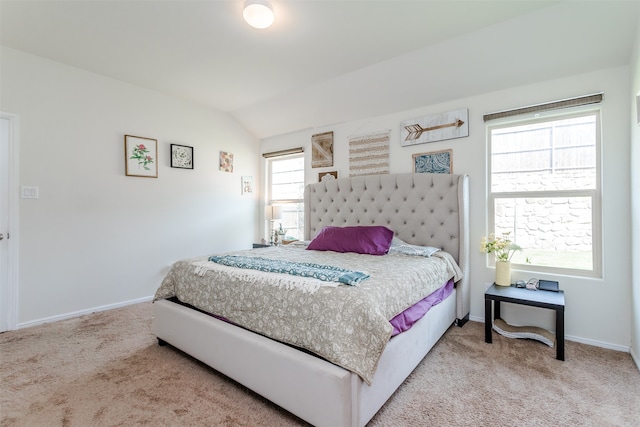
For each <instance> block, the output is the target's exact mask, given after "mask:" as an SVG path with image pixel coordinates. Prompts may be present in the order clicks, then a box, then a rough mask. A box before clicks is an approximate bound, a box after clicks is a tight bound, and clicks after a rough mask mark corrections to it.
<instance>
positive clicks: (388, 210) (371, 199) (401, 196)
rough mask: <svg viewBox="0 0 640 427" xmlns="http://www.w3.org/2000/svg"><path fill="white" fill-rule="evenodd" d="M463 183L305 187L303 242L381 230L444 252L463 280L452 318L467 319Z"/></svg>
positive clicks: (378, 180) (418, 180)
mask: <svg viewBox="0 0 640 427" xmlns="http://www.w3.org/2000/svg"><path fill="white" fill-rule="evenodd" d="M468 187H469V177H468V176H467V175H447V174H423V173H420V174H413V173H404V174H387V175H369V176H358V177H353V178H340V179H336V180H330V181H325V182H319V183H317V184H309V185H307V186H306V188H305V191H304V220H305V240H311V239H312V238H313V237H315V236H316V235H317V234H318V233H319V232H320V230H321V229H322V227H324V226H327V225H333V226H337V227H344V226H353V225H384V226H385V227H388V228H390V229H391V230H393V231H394V233H395V235H396V236H398V237H399V238H400V239H402V240H404V241H405V242H407V243H411V244H414V245H423V246H435V247H438V248H441V249H442V250H444V251H447V252H449V253H450V254H451V255H452V256H453V257H454V258H455V260H456V261H457V262H458V265H459V266H460V268H461V269H462V272H463V274H464V276H463V278H462V280H460V281H459V282H457V283H456V289H457V297H456V298H457V312H456V315H457V318H458V319H459V320H461V319H464V318H466V317H467V316H468V314H469V310H470V296H469V294H470V291H469V190H468Z"/></svg>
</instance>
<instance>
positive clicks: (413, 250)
mask: <svg viewBox="0 0 640 427" xmlns="http://www.w3.org/2000/svg"><path fill="white" fill-rule="evenodd" d="M439 250H440V249H438V248H434V247H433V246H418V245H410V244H409V243H407V242H404V241H402V240H400V239H398V238H397V237H394V238H393V240H391V246H390V247H389V252H388V253H389V254H404V255H415V256H423V257H427V258H429V257H430V256H431V255H433V254H435V253H436V252H438V251H439Z"/></svg>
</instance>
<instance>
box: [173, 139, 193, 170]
mask: <svg viewBox="0 0 640 427" xmlns="http://www.w3.org/2000/svg"><path fill="white" fill-rule="evenodd" d="M171 167H172V168H181V169H193V147H189V146H187V145H178V144H171Z"/></svg>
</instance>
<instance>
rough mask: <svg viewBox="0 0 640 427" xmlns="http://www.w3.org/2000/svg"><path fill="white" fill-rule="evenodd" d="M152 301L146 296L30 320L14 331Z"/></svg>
mask: <svg viewBox="0 0 640 427" xmlns="http://www.w3.org/2000/svg"><path fill="white" fill-rule="evenodd" d="M152 299H153V296H148V297H143V298H138V299H135V300H129V301H123V302H118V303H115V304H108V305H101V306H99V307H94V308H89V309H86V310H79V311H74V312H72V313H65V314H59V315H57V316H51V317H44V318H42V319H36V320H30V321H28V322H24V323H18V324H17V325H16V329H24V328H29V327H31V326H37V325H42V324H45V323H52V322H59V321H61V320H66V319H73V318H74V317H80V316H84V315H86V314H92V313H97V312H100V311H107V310H113V309H115V308H120V307H126V306H128V305H132V304H140V303H143V302H149V301H151V300H152Z"/></svg>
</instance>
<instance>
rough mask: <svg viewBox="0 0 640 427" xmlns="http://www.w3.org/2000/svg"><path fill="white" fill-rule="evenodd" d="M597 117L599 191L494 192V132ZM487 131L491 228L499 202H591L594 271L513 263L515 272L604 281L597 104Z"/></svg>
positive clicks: (505, 122)
mask: <svg viewBox="0 0 640 427" xmlns="http://www.w3.org/2000/svg"><path fill="white" fill-rule="evenodd" d="M590 115H594V116H595V117H596V119H595V122H596V129H595V139H596V141H595V144H596V147H595V150H596V153H595V156H596V159H595V165H596V176H595V189H586V190H550V191H509V192H499V193H494V192H493V191H492V140H491V136H492V131H493V130H495V129H501V128H505V127H513V126H524V125H529V124H537V123H544V122H551V121H556V120H564V119H571V118H576V117H583V116H590ZM486 131H487V136H486V137H487V181H486V182H487V227H488V229H489V230H495V226H496V224H495V219H496V217H495V214H496V212H495V206H496V200H498V199H524V198H556V197H586V198H590V199H591V245H592V246H591V252H592V253H591V257H592V269H591V270H583V269H576V268H567V267H551V266H542V265H535V264H519V263H512V266H513V268H514V269H518V270H527V271H533V272H540V273H549V274H554V275H566V276H576V277H590V278H602V277H603V276H602V265H603V259H602V239H603V233H602V167H603V165H602V109H601V108H600V107H594V106H593V105H590V106H585V107H578V108H571V109H566V110H563V111H558V110H549V111H545V112H537V113H535V114H528V115H521V116H512V117H509V118H504V119H499V120H493V121H492V122H491V123H487V125H486ZM487 259H488V266H494V265H495V257H491V256H487Z"/></svg>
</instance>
